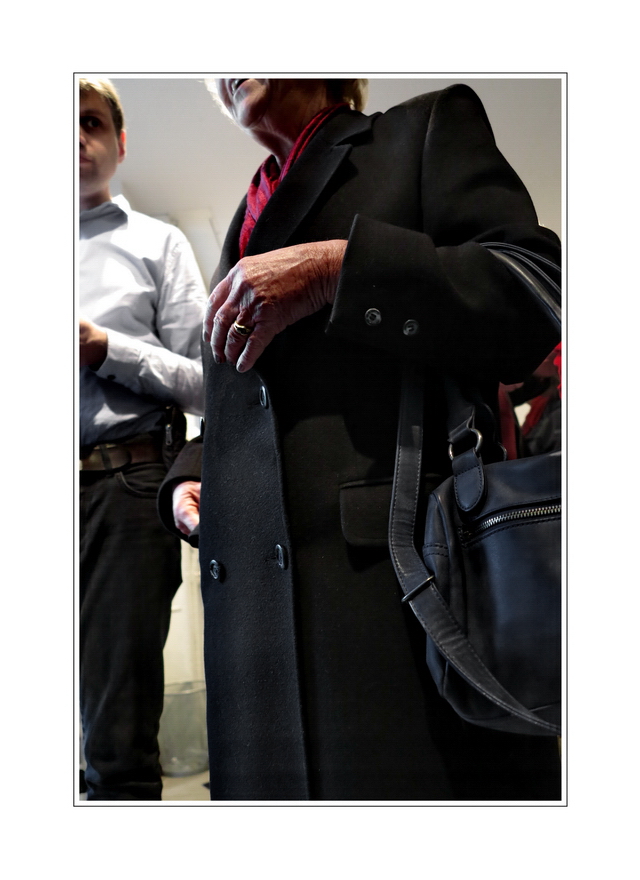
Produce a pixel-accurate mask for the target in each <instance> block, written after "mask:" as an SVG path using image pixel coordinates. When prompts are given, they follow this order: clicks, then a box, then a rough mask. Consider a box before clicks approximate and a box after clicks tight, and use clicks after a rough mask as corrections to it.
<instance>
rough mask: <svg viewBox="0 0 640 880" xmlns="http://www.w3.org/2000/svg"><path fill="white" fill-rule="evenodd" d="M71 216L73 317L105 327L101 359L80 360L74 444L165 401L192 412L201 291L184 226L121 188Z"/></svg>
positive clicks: (116, 435) (124, 431) (100, 438)
mask: <svg viewBox="0 0 640 880" xmlns="http://www.w3.org/2000/svg"><path fill="white" fill-rule="evenodd" d="M79 221H80V222H79V226H80V241H79V243H78V293H79V317H81V318H87V319H89V320H90V321H93V322H94V323H95V324H97V325H99V326H100V327H102V328H103V329H105V330H106V331H107V333H108V351H107V357H106V359H105V361H104V363H103V364H102V365H101V366H100V368H99V369H97V370H94V369H92V368H90V367H82V368H81V370H80V444H81V445H82V446H85V445H91V444H94V443H104V442H108V441H111V442H112V441H115V440H120V439H124V438H125V437H131V436H133V435H135V434H139V433H143V432H145V431H150V430H152V429H153V428H154V427H155V426H156V425H157V424H158V420H159V418H160V417H161V416H162V414H163V411H164V408H165V406H167V405H168V404H177V405H178V406H179V407H180V408H181V409H182V410H183V411H184V412H188V413H193V414H195V415H200V414H201V412H202V359H201V353H200V340H201V337H202V318H203V312H204V306H205V303H206V293H205V289H204V285H203V283H202V277H201V275H200V271H199V269H198V266H197V264H196V261H195V257H194V255H193V251H192V249H191V246H190V245H189V243H188V241H187V239H186V238H185V236H184V234H183V233H182V232H181V231H180V230H179V229H177V227H175V226H171V225H169V224H168V223H163V222H162V221H160V220H155V219H154V218H152V217H148V216H147V215H146V214H140V213H139V212H137V211H132V210H131V207H130V205H129V203H128V202H127V200H126V199H125V198H124V197H123V196H116V197H115V198H114V199H113V200H112V201H109V202H103V203H102V204H101V205H98V206H97V207H96V208H90V209H89V210H86V211H81V212H80V216H79Z"/></svg>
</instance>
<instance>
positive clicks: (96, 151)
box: [79, 92, 125, 209]
mask: <svg viewBox="0 0 640 880" xmlns="http://www.w3.org/2000/svg"><path fill="white" fill-rule="evenodd" d="M124 156H125V133H124V131H123V132H121V134H120V136H119V137H118V135H117V134H116V130H115V126H114V124H113V119H112V118H111V111H110V109H109V105H108V104H107V102H106V101H105V99H104V98H103V97H101V96H100V95H98V94H97V93H96V92H88V93H85V94H82V95H81V96H80V159H79V169H80V207H81V208H82V209H85V208H93V207H95V206H96V205H100V204H102V202H106V201H109V199H110V198H111V196H110V193H109V182H110V180H111V178H112V177H113V175H114V174H115V172H116V169H117V167H118V165H119V164H120V162H122V160H123V159H124Z"/></svg>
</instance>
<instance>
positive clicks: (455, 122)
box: [327, 86, 560, 383]
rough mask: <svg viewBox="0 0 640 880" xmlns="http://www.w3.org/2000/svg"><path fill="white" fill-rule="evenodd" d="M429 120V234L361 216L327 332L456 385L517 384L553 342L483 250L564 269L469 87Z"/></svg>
mask: <svg viewBox="0 0 640 880" xmlns="http://www.w3.org/2000/svg"><path fill="white" fill-rule="evenodd" d="M415 112H420V106H419V101H418V102H416V107H415ZM423 112H424V113H425V115H427V116H428V121H427V123H426V129H425V136H424V147H423V153H422V167H421V173H420V180H421V194H420V198H421V205H422V229H421V230H416V229H406V228H401V227H398V226H394V225H392V224H389V223H385V222H382V221H380V220H377V219H372V218H368V217H366V216H363V215H356V217H355V220H354V223H353V226H352V228H351V233H350V236H349V242H348V246H347V251H346V254H345V259H344V263H343V268H342V272H341V276H340V281H339V286H338V291H337V294H336V299H335V302H334V305H333V309H332V313H331V317H330V322H329V326H328V331H327V332H328V333H330V334H335V335H339V336H341V337H346V338H350V339H353V340H358V341H360V342H364V343H365V344H368V345H373V346H377V347H379V348H380V349H382V350H384V351H386V352H388V353H391V354H393V355H395V356H397V357H399V358H403V359H404V358H410V359H414V360H422V361H424V362H428V363H433V364H434V365H437V366H438V367H439V368H440V369H442V370H445V371H447V372H452V373H454V374H456V375H460V376H473V377H475V378H477V379H481V380H491V381H496V380H499V381H502V382H505V383H511V382H517V381H520V380H521V379H522V378H523V376H524V375H526V374H527V373H530V372H531V371H532V370H533V369H535V367H537V366H538V365H539V364H540V363H541V361H542V360H543V359H544V357H545V356H546V355H547V354H548V352H549V351H551V349H552V348H553V347H554V346H555V345H556V344H557V342H558V339H557V336H556V333H555V331H554V330H553V328H551V327H549V326H548V325H547V323H546V319H545V317H544V316H543V314H542V312H541V311H540V310H539V309H538V307H537V304H536V303H535V301H533V300H532V299H531V297H530V294H528V292H527V291H526V290H524V289H522V288H521V287H520V285H519V284H518V282H517V281H515V280H514V279H513V277H512V276H511V274H510V272H509V271H508V269H506V268H505V267H504V266H503V265H502V264H501V263H500V262H499V261H498V260H497V259H496V258H495V257H494V256H493V255H492V254H491V253H490V252H489V251H488V250H487V249H486V248H485V247H484V246H483V244H482V242H490V241H503V242H510V243H512V244H517V245H520V246H521V247H526V248H528V249H530V250H533V251H535V252H536V253H539V254H541V255H543V256H545V257H547V258H549V259H551V260H553V261H554V262H555V263H556V264H558V265H559V260H560V246H559V241H558V238H557V236H556V235H555V233H553V232H551V231H550V230H548V229H544V228H543V227H541V226H539V224H538V220H537V217H536V213H535V209H534V207H533V204H532V202H531V198H530V197H529V194H528V192H527V190H526V188H525V187H524V185H523V183H522V181H521V180H520V179H519V177H518V176H517V174H516V173H515V171H514V170H513V169H512V168H511V166H510V165H509V163H508V162H507V161H506V160H505V158H504V157H503V156H502V154H501V153H500V151H499V150H498V148H497V146H496V143H495V139H494V137H493V133H492V131H491V126H490V124H489V121H488V119H487V116H486V114H485V111H484V108H483V106H482V103H481V102H480V99H479V98H478V97H477V95H476V94H475V93H474V92H473V91H472V90H471V89H470V88H468V87H467V86H454V87H452V88H450V89H446V90H444V91H443V92H441V93H439V94H438V97H437V98H436V100H435V102H433V105H432V106H431V107H430V112H429V111H428V110H427V108H426V106H425V109H424V110H423Z"/></svg>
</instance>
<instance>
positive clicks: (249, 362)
mask: <svg viewBox="0 0 640 880" xmlns="http://www.w3.org/2000/svg"><path fill="white" fill-rule="evenodd" d="M346 246H347V242H346V241H342V240H334V241H319V242H310V243H308V244H300V245H294V246H292V247H288V248H281V249H280V250H275V251H270V252H269V253H267V254H260V255H258V256H253V257H243V258H242V259H241V260H239V261H238V263H236V265H235V266H234V267H233V269H231V271H230V272H229V274H228V275H227V276H226V278H223V279H222V281H221V282H220V283H219V284H218V285H217V286H216V287H215V288H214V290H213V292H212V294H211V296H210V297H209V302H208V305H207V309H206V311H205V318H204V339H205V341H206V342H210V343H211V349H212V352H213V357H214V359H215V361H216V363H229V364H233V365H234V366H235V367H236V369H237V370H238V371H239V372H244V371H245V370H249V369H251V367H253V365H254V364H255V362H256V361H257V359H258V358H259V357H260V355H261V354H262V352H263V351H264V350H265V348H266V347H267V345H269V343H270V342H271V340H272V339H273V338H274V337H275V336H276V334H278V333H280V332H281V331H282V330H284V329H285V327H288V326H289V325H290V324H294V323H295V322H296V321H299V320H300V319H301V318H306V317H307V316H308V315H312V314H313V313H314V312H317V311H319V310H320V309H321V308H323V306H325V305H327V304H330V303H332V302H333V300H334V298H335V294H336V289H337V286H338V277H339V275H340V269H341V267H342V259H343V257H344V252H345V249H346ZM234 321H235V322H237V323H238V324H240V325H243V326H245V327H252V328H253V331H252V333H251V335H250V336H242V335H240V334H239V333H238V332H237V331H236V330H235V328H234V327H233V323H234Z"/></svg>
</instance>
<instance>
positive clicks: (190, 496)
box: [172, 480, 200, 535]
mask: <svg viewBox="0 0 640 880" xmlns="http://www.w3.org/2000/svg"><path fill="white" fill-rule="evenodd" d="M172 497H173V504H172V508H173V521H174V523H175V524H176V528H177V529H179V531H181V532H182V534H183V535H190V534H191V532H192V531H193V530H194V529H195V527H196V526H197V525H198V523H199V522H200V483H197V482H196V481H195V480H185V481H184V482H183V483H178V485H177V486H176V487H175V489H174V490H173V496H172Z"/></svg>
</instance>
